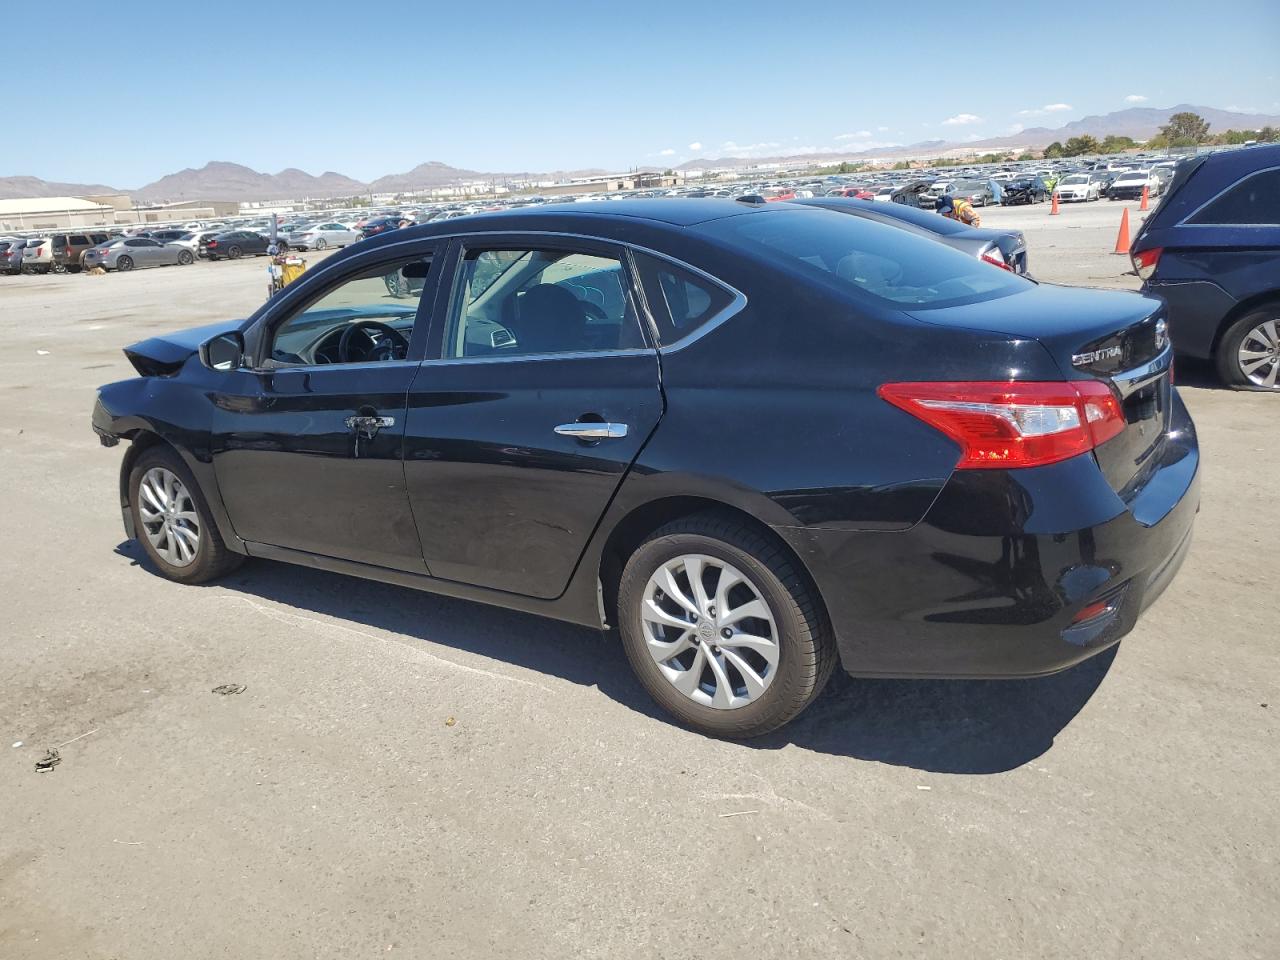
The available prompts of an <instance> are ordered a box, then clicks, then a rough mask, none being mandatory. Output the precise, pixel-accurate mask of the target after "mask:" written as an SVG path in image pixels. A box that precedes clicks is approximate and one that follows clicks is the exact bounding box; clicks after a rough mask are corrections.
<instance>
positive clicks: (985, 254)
mask: <svg viewBox="0 0 1280 960" xmlns="http://www.w3.org/2000/svg"><path fill="white" fill-rule="evenodd" d="M981 260H982V262H983V263H989V264H991V265H992V266H993V267H999V268H1000V269H1001V270H1008V271H1009V272H1010V273H1012V272H1013V267H1011V266H1009V264H1008V263H1006V262H1005V259H1004V253H1003V252H1002V251H1001V250H1000V248H999V247H990V248H988V249H986V250H983V251H982V255H981Z"/></svg>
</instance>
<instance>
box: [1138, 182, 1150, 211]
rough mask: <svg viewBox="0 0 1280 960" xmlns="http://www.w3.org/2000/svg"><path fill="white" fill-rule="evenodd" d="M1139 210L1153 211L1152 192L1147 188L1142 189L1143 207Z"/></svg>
mask: <svg viewBox="0 0 1280 960" xmlns="http://www.w3.org/2000/svg"><path fill="white" fill-rule="evenodd" d="M1138 209H1139V210H1150V209H1151V191H1150V190H1149V189H1148V188H1147V187H1143V188H1142V205H1141V206H1140V207H1138Z"/></svg>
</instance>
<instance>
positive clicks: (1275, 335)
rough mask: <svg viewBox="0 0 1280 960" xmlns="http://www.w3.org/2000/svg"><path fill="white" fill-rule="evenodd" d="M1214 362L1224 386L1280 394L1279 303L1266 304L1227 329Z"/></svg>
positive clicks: (1219, 343)
mask: <svg viewBox="0 0 1280 960" xmlns="http://www.w3.org/2000/svg"><path fill="white" fill-rule="evenodd" d="M1214 362H1215V363H1216V365H1217V367H1218V375H1219V376H1220V377H1221V378H1222V380H1223V381H1224V382H1225V383H1229V384H1233V385H1235V386H1241V387H1253V388H1255V389H1259V390H1280V301H1277V302H1274V303H1268V304H1263V305H1262V306H1261V307H1260V308H1259V309H1257V310H1254V311H1252V312H1250V313H1248V314H1246V315H1245V316H1243V317H1241V318H1240V319H1239V320H1237V321H1236V322H1235V323H1233V324H1232V325H1231V326H1230V327H1228V328H1227V332H1226V333H1224V334H1223V335H1222V339H1221V340H1220V341H1219V342H1218V350H1217V353H1216V354H1215V355H1214Z"/></svg>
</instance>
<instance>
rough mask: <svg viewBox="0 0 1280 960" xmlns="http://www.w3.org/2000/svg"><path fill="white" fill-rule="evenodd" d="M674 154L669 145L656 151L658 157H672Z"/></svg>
mask: <svg viewBox="0 0 1280 960" xmlns="http://www.w3.org/2000/svg"><path fill="white" fill-rule="evenodd" d="M675 155H676V152H675V151H674V150H672V149H671V148H670V147H667V149H665V150H659V151H658V156H660V157H674V156H675Z"/></svg>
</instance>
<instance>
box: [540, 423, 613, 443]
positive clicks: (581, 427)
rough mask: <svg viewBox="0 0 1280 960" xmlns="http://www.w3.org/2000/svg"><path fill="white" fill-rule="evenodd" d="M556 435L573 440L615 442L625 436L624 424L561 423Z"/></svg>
mask: <svg viewBox="0 0 1280 960" xmlns="http://www.w3.org/2000/svg"><path fill="white" fill-rule="evenodd" d="M556 433H558V434H560V436H562V437H573V438H574V439H575V440H617V439H618V438H619V437H625V436H626V435H627V425H626V424H625V423H589V422H588V423H582V422H579V423H562V424H560V426H558V427H556Z"/></svg>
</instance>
